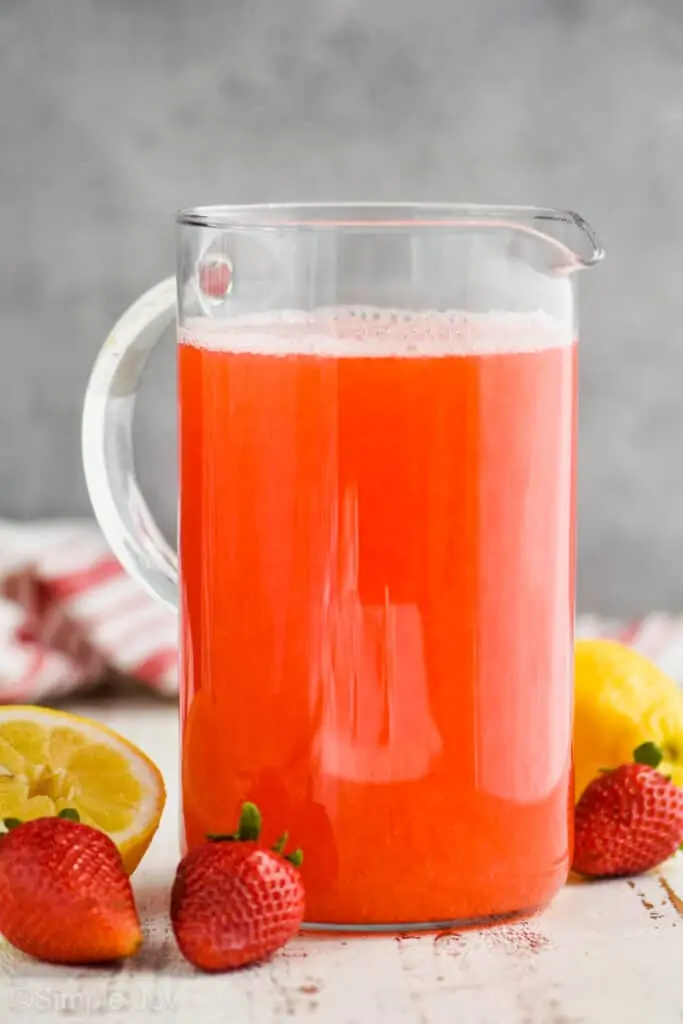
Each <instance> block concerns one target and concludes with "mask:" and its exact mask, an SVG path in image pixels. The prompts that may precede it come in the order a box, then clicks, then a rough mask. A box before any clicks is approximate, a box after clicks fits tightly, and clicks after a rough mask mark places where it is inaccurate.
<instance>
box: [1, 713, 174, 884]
mask: <svg viewBox="0 0 683 1024" xmlns="http://www.w3.org/2000/svg"><path fill="white" fill-rule="evenodd" d="M165 801H166V792H165V788H164V781H163V778H162V776H161V773H160V771H159V769H158V768H157V767H156V765H154V764H153V762H152V761H150V759H149V758H148V757H146V755H145V754H143V753H142V751H140V750H138V748H137V747H135V746H134V745H133V744H132V743H130V742H129V741H128V740H126V739H124V738H123V737H122V736H119V735H118V733H115V732H113V731H112V730H111V729H108V728H107V727H106V726H104V725H101V724H100V723H99V722H95V721H92V720H91V719H87V718H80V717H79V716H78V715H71V714H68V713H67V712H64V711H53V710H49V709H48V708H39V707H28V706H19V705H12V706H2V705H0V818H3V819H4V818H18V819H20V820H21V821H29V820H31V819H32V818H45V817H51V816H52V815H55V814H57V813H58V812H59V811H61V810H64V809H66V808H75V810H77V811H78V814H79V816H80V819H81V821H83V822H85V823H86V824H88V825H92V826H94V827H95V828H99V829H101V830H102V831H103V832H107V833H108V835H110V836H111V838H112V839H113V841H114V842H115V843H116V845H117V847H118V848H119V850H120V852H121V856H122V858H123V864H124V867H125V869H126V871H127V872H128V874H132V872H133V871H134V870H135V868H136V867H137V866H138V864H139V863H140V860H141V859H142V857H143V855H144V853H145V851H146V850H147V847H148V846H149V844H150V842H151V841H152V837H153V836H154V833H155V832H156V830H157V827H158V825H159V820H160V818H161V813H162V811H163V809H164V803H165Z"/></svg>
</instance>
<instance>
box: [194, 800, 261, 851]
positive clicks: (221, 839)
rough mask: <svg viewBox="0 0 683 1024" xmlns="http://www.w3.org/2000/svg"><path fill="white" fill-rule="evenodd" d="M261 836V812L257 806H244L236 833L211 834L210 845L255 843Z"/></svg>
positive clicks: (209, 836) (208, 836)
mask: <svg viewBox="0 0 683 1024" xmlns="http://www.w3.org/2000/svg"><path fill="white" fill-rule="evenodd" d="M260 835H261V812H260V811H259V809H258V807H257V806H256V804H250V803H244V804H242V813H241V814H240V823H239V825H238V826H237V831H236V832H231V833H225V834H224V833H221V832H209V834H208V835H207V837H206V838H207V839H208V841H209V842H210V843H255V842H256V841H257V840H258V837H259V836H260Z"/></svg>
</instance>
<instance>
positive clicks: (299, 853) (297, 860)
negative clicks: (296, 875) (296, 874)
mask: <svg viewBox="0 0 683 1024" xmlns="http://www.w3.org/2000/svg"><path fill="white" fill-rule="evenodd" d="M303 859H304V852H303V850H294V851H293V852H292V853H288V854H287V855H286V857H285V860H288V861H289V863H290V864H293V865H294V867H295V868H300V867H301V865H302V863H303Z"/></svg>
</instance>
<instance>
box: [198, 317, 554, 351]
mask: <svg viewBox="0 0 683 1024" xmlns="http://www.w3.org/2000/svg"><path fill="white" fill-rule="evenodd" d="M179 341H180V342H181V343H183V344H186V345H192V346H194V347H197V348H202V349H208V350H211V351H223V352H235V353H240V352H241V353H249V354H252V355H270V356H293V355H306V356H319V357H327V358H329V357H333V358H343V357H355V358H359V357H363V358H387V357H389V358H400V359H409V358H410V359H415V358H424V357H431V358H434V357H439V356H473V355H482V356H483V355H494V354H503V353H506V352H507V353H515V352H519V353H521V352H541V351H545V350H547V349H553V348H561V347H564V346H567V345H570V344H571V343H572V341H573V333H572V330H571V328H570V326H569V325H566V324H563V323H561V322H560V321H559V320H557V319H555V318H553V317H551V316H549V315H548V314H547V313H545V312H543V311H541V310H539V311H538V312H536V313H507V312H506V313H479V314H475V313H463V312H459V311H456V310H453V311H445V312H411V311H408V310H401V309H389V310H387V309H379V308H374V307H366V306H358V307H348V308H332V309H320V310H316V311H314V312H310V313H307V312H304V311H296V310H291V311H284V312H282V313H276V314H273V313H267V314H262V315H252V316H248V317H247V316H245V317H239V318H235V319H232V320H229V321H223V322H219V321H216V320H205V319H199V318H197V319H196V320H189V321H188V322H187V323H186V324H185V326H183V327H181V328H180V329H179Z"/></svg>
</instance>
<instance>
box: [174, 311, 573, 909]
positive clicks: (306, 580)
mask: <svg viewBox="0 0 683 1024" xmlns="http://www.w3.org/2000/svg"><path fill="white" fill-rule="evenodd" d="M179 388H180V417H181V423H180V459H181V467H180V479H181V496H180V558H181V611H182V614H181V621H182V623H183V627H182V629H183V635H182V658H181V675H182V679H181V684H182V699H181V724H182V737H183V739H182V744H183V745H182V787H183V822H184V839H185V844H186V847H188V846H189V847H192V846H195V845H197V844H198V843H200V842H202V841H203V838H204V836H205V835H206V834H207V833H211V832H214V833H215V832H221V831H225V830H228V831H229V830H231V829H232V828H233V826H234V822H235V820H236V818H237V817H238V815H239V809H240V806H241V804H242V802H243V801H244V800H252V801H254V802H255V803H256V804H257V805H258V806H259V808H260V810H261V811H262V813H263V816H264V820H265V822H266V823H267V825H268V826H269V827H270V832H269V834H268V836H266V837H265V838H266V839H267V840H268V841H269V842H270V841H272V842H274V841H275V840H276V839H277V837H278V836H279V834H280V833H282V832H284V831H285V830H287V831H288V833H289V840H288V845H289V846H291V847H292V848H294V847H295V846H301V847H302V848H303V851H304V863H303V867H302V872H303V878H304V882H305V885H306V892H307V902H306V921H307V922H309V923H316V924H321V925H332V926H334V925H350V926H378V925H385V926H391V925H396V924H405V923H413V924H429V923H445V922H459V921H472V920H481V919H485V918H489V917H492V916H495V915H507V914H514V913H516V912H524V911H528V910H531V909H532V908H536V907H538V906H540V905H543V904H544V903H546V902H547V901H548V900H549V899H550V897H551V896H552V895H553V894H554V893H555V892H556V890H557V889H558V888H559V887H560V885H561V884H562V883H563V881H564V880H565V877H566V873H567V869H568V863H569V857H570V847H571V824H570V808H571V806H572V804H571V795H572V787H571V647H572V629H573V611H574V609H573V592H574V527H573V522H574V519H573V516H574V487H573V480H574V457H575V395H576V344H575V341H574V339H573V338H572V336H571V334H570V333H567V332H565V331H564V329H563V328H561V327H560V326H559V325H558V324H556V323H555V322H553V321H550V320H549V319H548V318H545V317H543V316H542V315H541V314H538V315H533V316H532V315H528V316H527V315H521V314H519V315H518V314H501V315H497V314H495V315H494V314H490V315H480V316H470V315H465V314H457V313H453V314H428V313H424V314H422V313H406V312H404V311H395V312H388V311H384V310H382V311H379V310H373V309H347V310H329V311H325V310H323V311H320V312H319V313H311V314H304V313H300V314H296V313H292V314H283V315H281V316H279V317H276V316H272V317H270V318H268V317H264V318H262V319H261V320H257V319H252V320H249V321H244V322H239V321H237V322H228V323H226V324H222V325H221V324H216V323H212V324H209V325H208V326H207V325H206V322H204V323H202V324H201V325H198V326H197V327H196V328H194V327H193V326H192V325H191V324H189V325H186V326H185V327H184V328H182V329H181V332H180V345H179Z"/></svg>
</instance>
